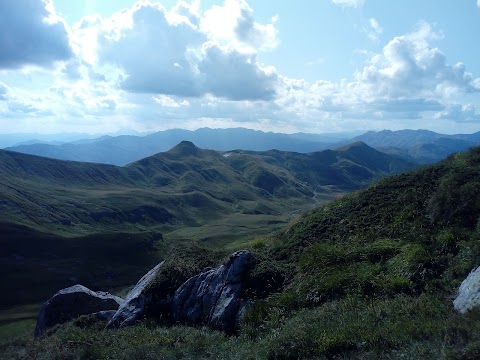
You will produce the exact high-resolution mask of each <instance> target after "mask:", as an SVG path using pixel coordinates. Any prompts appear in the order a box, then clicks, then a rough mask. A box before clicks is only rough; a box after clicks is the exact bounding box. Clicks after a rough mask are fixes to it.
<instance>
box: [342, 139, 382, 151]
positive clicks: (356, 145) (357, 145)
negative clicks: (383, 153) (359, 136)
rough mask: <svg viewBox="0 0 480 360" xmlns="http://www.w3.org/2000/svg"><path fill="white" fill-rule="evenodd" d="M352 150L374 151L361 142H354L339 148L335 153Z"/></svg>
mask: <svg viewBox="0 0 480 360" xmlns="http://www.w3.org/2000/svg"><path fill="white" fill-rule="evenodd" d="M353 149H371V150H374V149H372V148H371V147H370V146H368V145H367V144H365V143H364V142H363V141H355V142H353V143H350V144H347V145H344V146H342V147H339V148H338V149H337V151H350V150H353Z"/></svg>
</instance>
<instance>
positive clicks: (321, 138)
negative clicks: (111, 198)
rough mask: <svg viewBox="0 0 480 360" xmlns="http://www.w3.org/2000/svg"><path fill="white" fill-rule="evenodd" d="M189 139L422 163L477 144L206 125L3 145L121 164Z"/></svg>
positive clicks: (433, 137) (457, 138)
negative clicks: (346, 148) (363, 149)
mask: <svg viewBox="0 0 480 360" xmlns="http://www.w3.org/2000/svg"><path fill="white" fill-rule="evenodd" d="M184 140H186V141H191V142H193V143H195V144H196V145H197V146H199V147H201V148H204V149H211V150H218V151H229V150H235V149H242V150H251V151H267V150H272V149H276V150H280V151H291V152H301V153H309V152H315V151H320V150H325V149H335V148H338V147H340V146H341V145H346V144H349V143H352V142H355V141H362V142H364V143H366V144H367V145H369V146H371V147H373V148H376V149H377V150H380V151H382V152H386V153H390V154H396V155H399V156H402V157H404V158H405V159H408V160H411V161H416V162H419V163H422V164H426V163H434V162H437V161H439V160H441V159H444V158H445V157H446V156H448V155H450V154H452V153H454V152H458V151H463V150H466V149H468V148H470V147H472V146H475V145H478V144H479V143H480V133H474V134H456V135H444V134H438V133H435V132H432V131H427V130H400V131H390V130H383V131H379V132H373V131H370V132H367V133H364V134H362V135H358V136H355V137H352V134H349V133H338V134H304V133H297V134H280V133H272V132H268V133H265V132H262V131H255V130H249V129H242V128H236V129H209V128H203V129H198V130H195V131H188V130H181V129H174V130H166V131H160V132H156V133H152V134H147V135H145V134H137V135H121V136H110V135H106V136H101V137H91V136H90V137H85V138H83V139H78V138H76V139H75V140H74V141H68V142H66V141H63V142H61V143H53V142H52V141H51V140H50V142H47V143H45V142H42V141H40V140H39V141H36V140H33V139H29V141H27V140H26V139H24V140H23V142H22V143H20V144H16V145H15V146H11V147H9V148H7V149H8V150H12V151H17V152H22V153H26V154H32V155H39V156H46V157H51V158H55V159H62V160H75V161H84V162H95V163H103V164H113V165H119V166H123V165H126V164H129V163H131V162H134V161H137V160H140V159H143V158H145V157H148V156H151V155H154V154H156V153H158V152H164V151H167V150H168V149H170V148H172V147H173V146H175V145H176V144H178V143H179V142H181V141H184Z"/></svg>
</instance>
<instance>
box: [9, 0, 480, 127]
mask: <svg viewBox="0 0 480 360" xmlns="http://www.w3.org/2000/svg"><path fill="white" fill-rule="evenodd" d="M0 34H2V36H0V49H1V50H0V132H1V133H14V132H15V133H18V132H40V133H56V132H89V133H101V132H114V131H117V130H120V129H135V130H137V131H153V130H163V129H169V128H185V129H196V128H200V127H216V128H227V127H247V128H253V129H259V130H264V131H275V132H289V133H290V132H298V131H302V132H313V133H319V132H340V131H356V130H381V129H392V130H397V129H404V128H410V129H430V130H434V131H437V132H442V133H470V132H474V131H480V62H479V61H478V45H477V42H478V40H477V39H476V38H477V37H478V35H480V0H462V1H451V0H435V1H431V0H422V1H413V0H405V1H394V0H316V1H312V0H296V1H290V0H279V1H275V2H273V1H265V0H250V1H247V0H225V1H221V0H203V1H202V0H200V1H198V0H197V1H176V0H164V1H161V0H160V1H153V0H151V1H139V2H136V1H132V0H116V1H100V0H76V1H71V0H44V1H42V0H2V1H0Z"/></svg>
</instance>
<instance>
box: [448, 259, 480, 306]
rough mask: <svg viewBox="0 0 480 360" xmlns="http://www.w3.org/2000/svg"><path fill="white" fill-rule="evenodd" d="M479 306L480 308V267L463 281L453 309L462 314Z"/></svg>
mask: <svg viewBox="0 0 480 360" xmlns="http://www.w3.org/2000/svg"><path fill="white" fill-rule="evenodd" d="M478 306H480V267H478V268H476V269H475V270H473V271H471V272H470V274H468V276H467V278H466V279H465V280H463V281H462V284H461V285H460V288H459V289H458V294H457V297H456V298H455V300H453V307H454V308H455V310H457V311H458V312H460V313H462V314H463V313H466V312H467V311H469V310H471V309H473V308H474V307H478Z"/></svg>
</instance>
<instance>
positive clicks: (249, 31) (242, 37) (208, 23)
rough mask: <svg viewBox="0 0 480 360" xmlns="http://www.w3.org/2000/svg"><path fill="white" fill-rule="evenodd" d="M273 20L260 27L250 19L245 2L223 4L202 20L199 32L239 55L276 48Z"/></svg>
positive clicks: (207, 13)
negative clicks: (238, 52) (234, 50)
mask: <svg viewBox="0 0 480 360" xmlns="http://www.w3.org/2000/svg"><path fill="white" fill-rule="evenodd" d="M277 20H278V18H277V17H276V16H274V17H273V18H272V22H271V23H269V24H260V23H258V22H256V21H255V19H254V17H253V10H252V8H251V7H250V6H249V5H248V3H247V2H246V1H245V0H225V2H224V4H223V5H214V6H212V7H211V8H210V9H208V10H207V11H205V13H204V14H203V16H202V17H201V20H200V28H201V30H202V31H203V32H204V33H205V34H206V35H207V36H208V37H209V38H210V39H211V40H214V41H216V42H219V43H220V44H223V45H225V44H228V45H229V46H233V47H234V48H236V49H237V50H239V51H242V52H243V51H247V52H257V51H259V50H260V51H263V50H270V49H273V48H275V47H276V46H277V45H278V43H279V41H278V32H277V29H276V27H275V23H276V21H277Z"/></svg>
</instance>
